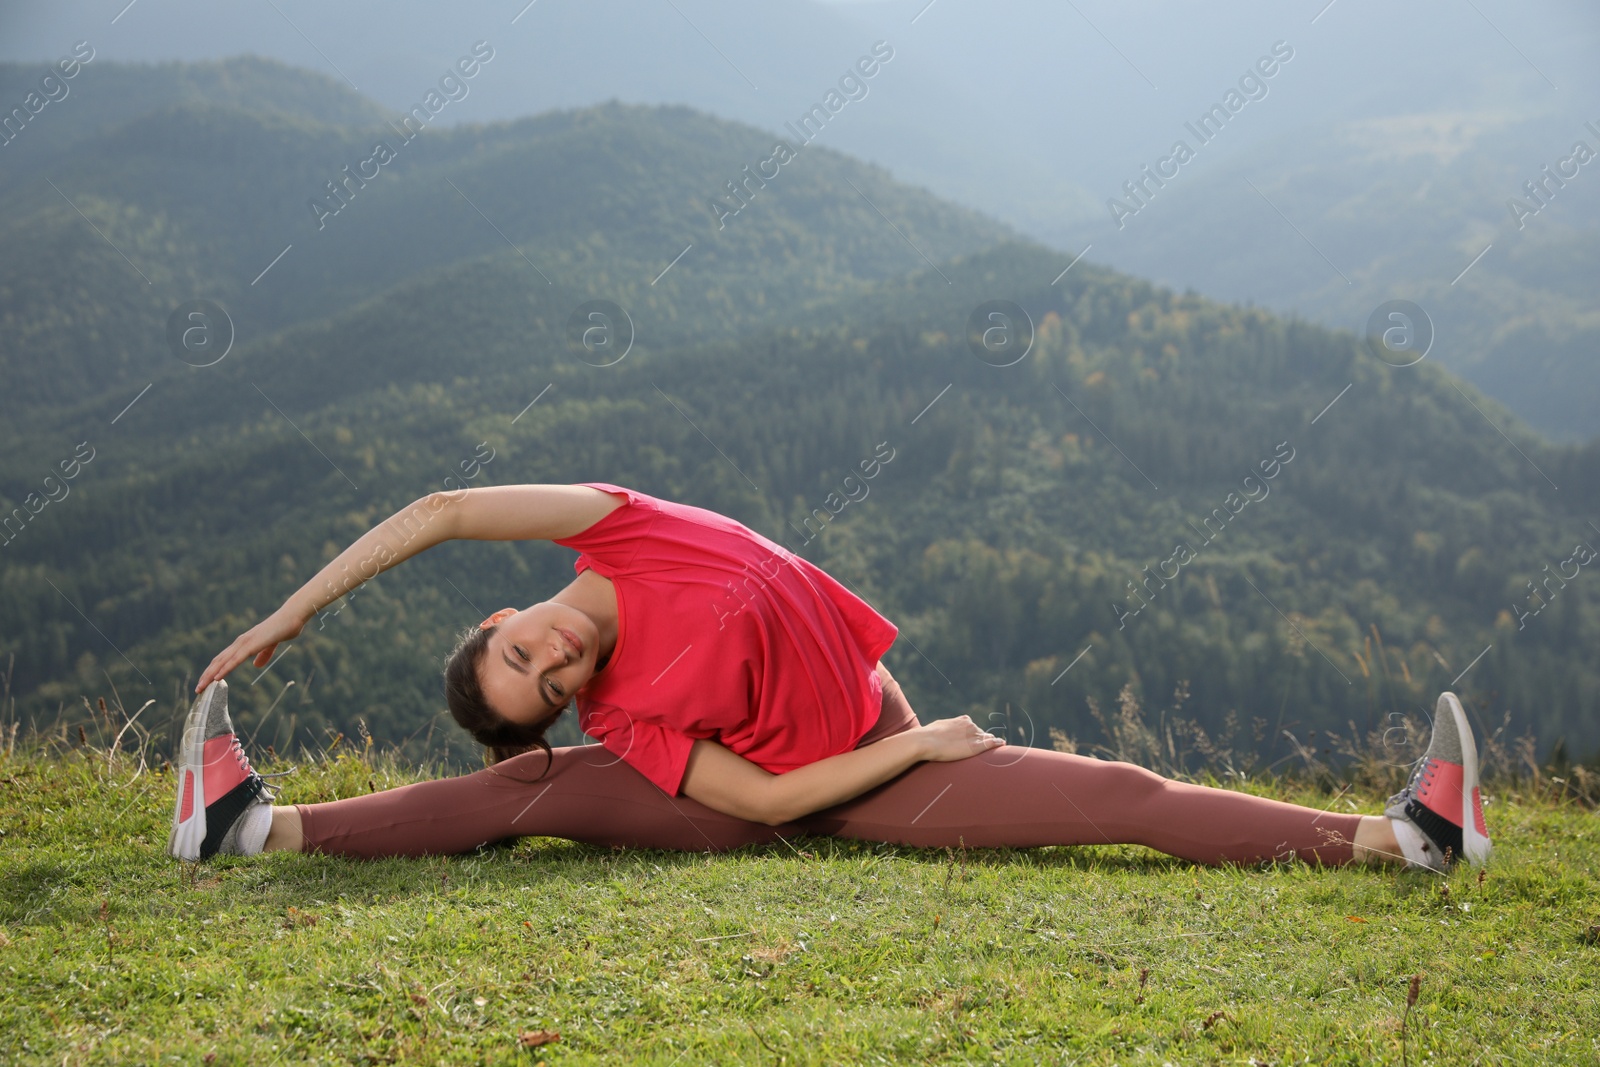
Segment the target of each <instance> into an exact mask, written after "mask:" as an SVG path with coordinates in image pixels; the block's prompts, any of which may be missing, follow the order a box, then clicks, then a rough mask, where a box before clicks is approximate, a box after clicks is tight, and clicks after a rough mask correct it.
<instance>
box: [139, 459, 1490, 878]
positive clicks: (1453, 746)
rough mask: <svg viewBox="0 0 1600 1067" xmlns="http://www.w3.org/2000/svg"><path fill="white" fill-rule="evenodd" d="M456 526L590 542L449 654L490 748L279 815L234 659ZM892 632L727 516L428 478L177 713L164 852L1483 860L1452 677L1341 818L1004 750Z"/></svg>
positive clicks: (259, 659)
mask: <svg viewBox="0 0 1600 1067" xmlns="http://www.w3.org/2000/svg"><path fill="white" fill-rule="evenodd" d="M451 538H470V539H477V540H523V539H536V540H547V541H554V542H555V543H557V544H559V545H564V546H566V547H569V548H573V549H576V550H578V552H579V553H580V555H579V556H578V559H577V562H576V564H575V567H576V570H577V577H576V579H574V580H573V581H572V582H571V584H569V585H568V586H567V587H566V588H564V589H562V590H561V591H560V592H559V593H557V594H556V595H555V596H553V597H551V598H550V599H549V600H547V601H544V602H542V603H538V604H534V605H533V606H531V607H528V608H525V609H522V610H517V609H515V608H502V609H501V610H499V611H496V612H495V613H494V614H493V615H491V616H489V617H488V618H487V619H484V620H483V621H482V622H481V623H480V624H479V625H478V626H477V628H476V629H474V630H471V631H469V632H468V634H467V635H466V636H464V637H463V639H462V641H461V643H460V644H459V646H458V647H457V648H456V649H455V651H454V652H453V653H452V654H451V656H450V659H449V661H448V663H447V665H446V667H445V695H446V698H447V700H448V703H449V706H450V711H451V713H452V714H453V715H454V716H455V719H456V721H457V722H458V723H460V724H461V726H463V727H464V728H465V729H466V730H467V731H468V732H469V733H471V734H472V736H473V737H475V738H476V739H477V740H478V741H479V742H481V743H482V744H483V745H484V746H486V747H487V748H488V750H489V755H490V758H491V760H492V761H493V762H491V763H490V765H489V766H487V767H486V768H485V769H484V770H481V771H478V772H477V773H475V774H469V775H465V776H462V777H458V778H447V779H441V780H436V781H428V782H419V783H416V784H414V785H407V786H402V787H400V788H398V789H390V790H386V791H384V792H379V793H372V794H369V795H367V796H360V797H354V798H351V799H349V800H338V801H334V802H332V803H326V804H301V805H295V806H292V807H274V806H272V803H271V801H272V799H273V790H272V789H271V788H270V787H269V786H268V785H267V784H266V783H265V782H264V781H263V780H262V778H261V776H260V775H258V774H257V773H256V772H255V771H254V770H252V768H251V766H250V762H249V759H248V758H247V757H246V756H245V754H244V752H243V750H242V749H241V747H240V745H239V741H238V738H237V737H236V736H235V734H234V730H233V725H232V723H231V722H230V720H229V718H228V712H227V683H226V682H224V681H223V680H222V679H223V677H224V676H225V675H226V674H227V673H228V672H229V671H231V670H233V668H235V667H237V666H238V665H239V664H240V663H242V662H244V661H245V660H246V659H253V661H254V663H255V665H256V666H257V667H263V666H265V665H266V664H267V663H268V662H269V661H270V659H271V657H272V654H273V651H274V649H275V648H276V647H277V646H278V644H279V643H281V642H283V641H287V640H290V639H291V638H293V637H295V636H296V635H298V634H299V633H300V631H301V629H302V628H303V627H304V625H305V623H306V622H307V621H308V620H309V619H310V618H311V617H312V616H313V615H314V614H316V613H317V612H318V611H320V610H322V609H323V608H324V607H326V606H327V605H328V604H330V603H332V602H333V601H334V600H336V599H338V597H339V596H340V595H341V592H348V591H349V590H350V589H351V588H353V584H359V582H360V581H361V580H363V579H365V578H371V577H372V576H373V575H375V574H377V573H378V572H379V571H380V570H383V569H385V568H388V567H392V566H394V565H395V564H397V563H399V562H401V561H402V560H405V559H407V558H409V557H411V556H413V555H415V554H416V553H418V552H420V551H422V550H424V549H426V548H428V547H430V546H432V545H435V544H438V543H440V542H442V541H446V540H449V539H451ZM352 571H354V572H355V573H356V577H348V576H349V575H350V574H351V572H352ZM340 581H343V582H344V584H345V588H344V589H343V590H342V591H341V590H339V589H338V583H339V582H340ZM352 583H353V584H352ZM897 632H898V631H897V630H896V628H895V626H894V625H893V624H892V623H890V622H889V621H888V620H886V619H884V618H883V617H882V616H881V615H879V614H878V613H877V612H875V611H874V610H872V609H871V608H870V607H868V606H867V605H866V603H864V602H863V601H861V600H860V599H859V598H857V597H855V596H853V595H852V594H850V593H849V592H848V591H847V590H845V589H844V587H843V586H841V585H840V584H839V583H838V582H836V581H835V580H834V579H833V578H831V577H829V576H828V575H827V574H826V573H824V572H823V571H822V570H820V569H819V568H817V567H816V566H815V565H813V564H811V563H809V562H807V561H805V560H803V559H801V558H799V557H798V556H796V555H794V554H793V553H791V552H789V551H787V550H786V549H784V548H782V547H781V546H779V545H777V544H775V543H774V542H772V541H770V540H768V539H767V538H765V537H763V536H761V535H760V534H758V533H755V532H754V531H752V530H750V529H747V528H746V527H744V526H742V525H741V524H739V523H737V522H735V521H733V520H732V519H729V518H726V517H724V516H722V515H718V514H716V513H715V512H711V511H706V510H704V509H701V508H695V507H689V506H687V505H683V504H677V503H673V502H671V501H667V500H661V499H658V498H655V497H652V496H648V495H646V494H644V493H639V492H635V491H634V490H631V489H624V488H621V487H619V486H615V485H610V484H607V483H601V482H595V483H588V484H584V485H514V486H500V487H493V488H482V489H468V490H462V491H458V492H455V493H436V494H433V495H431V496H428V497H424V498H422V499H420V500H418V501H417V502H416V503H415V504H413V505H411V506H410V507H408V508H406V509H403V510H402V511H400V512H398V513H397V514H395V515H394V516H393V517H391V518H390V519H388V520H387V521H385V522H383V523H382V524H380V525H378V526H377V527H375V528H374V529H372V530H370V531H368V532H367V533H366V534H364V535H362V537H361V538H360V539H359V540H357V541H356V542H355V543H354V544H353V545H351V546H350V547H349V548H347V549H346V550H345V551H344V552H343V553H341V554H340V555H339V556H338V558H336V559H334V560H333V561H332V562H331V563H329V564H328V565H327V566H326V567H325V568H323V570H322V571H321V572H320V573H319V574H318V575H317V576H316V577H315V578H313V579H312V580H311V581H310V582H308V583H307V584H306V585H305V586H304V587H303V588H301V589H300V590H299V591H298V592H296V593H295V594H294V595H293V596H291V597H290V598H289V599H288V600H287V601H286V602H285V603H284V605H283V607H281V608H279V609H278V610H277V611H276V612H274V613H273V614H272V615H271V616H270V617H269V618H267V619H266V620H264V621H263V622H261V623H260V624H258V625H256V626H255V627H253V628H251V629H250V630H249V631H248V632H246V633H245V634H243V635H241V636H240V637H239V638H238V639H237V640H235V641H234V642H233V644H232V645H230V646H229V647H228V648H227V649H226V650H225V651H223V652H222V653H221V654H219V655H218V656H217V657H216V658H215V659H214V660H212V662H211V665H210V666H208V667H207V668H206V670H205V673H204V674H203V675H201V677H200V680H199V683H198V684H197V685H196V687H195V688H196V690H197V691H201V695H200V696H199V697H198V698H197V699H196V701H195V704H194V707H193V709H192V710H191V711H190V713H189V718H188V722H187V725H186V727H185V730H184V738H183V743H182V754H181V763H180V767H179V775H178V795H177V802H176V810H175V812H174V815H173V826H172V836H171V840H170V842H169V845H168V849H169V851H170V852H171V853H172V855H174V856H175V857H177V858H179V859H183V860H191V861H192V860H197V859H203V858H205V857H208V856H211V855H214V854H216V853H219V852H221V853H232V854H241V855H252V854H254V853H257V852H260V851H263V850H273V849H290V850H298V851H305V852H323V853H332V854H338V855H345V856H357V857H378V856H420V855H431V854H446V853H458V852H467V851H470V850H472V849H475V848H477V847H479V846H480V845H484V844H488V843H490V842H494V841H500V840H504V839H506V838H511V837H518V836H524V835H539V836H549V837H564V838H568V839H571V840H574V841H583V842H588V843H591V844H597V845H613V846H634V847H643V848H664V849H683V850H694V851H721V850H724V849H730V848H736V847H738V846H740V845H747V844H752V843H758V842H768V841H772V840H774V839H775V838H778V837H779V836H785V837H786V836H788V835H790V834H796V833H811V834H832V835H836V836H840V837H850V838H858V839H862V840H869V841H886V842H895V843H899V844H906V845H914V846H923V847H943V846H955V845H964V846H967V847H976V848H985V847H1001V846H1012V847H1028V846H1037V845H1089V844H1124V843H1126V844H1139V845H1147V846H1149V847H1151V848H1154V849H1159V850H1160V851H1162V852H1166V853H1169V854H1171V855H1173V856H1178V857H1181V858H1183V859H1186V860H1191V861H1193V862H1195V863H1204V864H1220V863H1258V862H1263V861H1271V860H1285V859H1290V858H1292V857H1299V858H1301V859H1303V860H1306V861H1308V862H1314V863H1321V864H1329V865H1333V864H1344V863H1351V862H1373V863H1377V862H1394V863H1406V864H1410V865H1415V866H1422V867H1428V868H1431V869H1434V870H1446V869H1448V868H1449V867H1450V866H1451V865H1452V864H1453V863H1454V862H1455V861H1457V860H1458V859H1461V858H1463V857H1464V858H1465V859H1467V860H1468V861H1469V862H1472V863H1482V862H1483V861H1484V860H1486V859H1487V858H1488V854H1489V837H1488V831H1487V829H1486V828H1485V826H1484V822H1483V809H1482V806H1481V803H1480V801H1479V797H1478V787H1477V775H1478V766H1477V753H1476V749H1475V746H1474V744H1473V739H1472V733H1471V730H1470V728H1469V727H1468V725H1467V720H1466V716H1465V714H1464V713H1463V711H1462V708H1461V704H1460V702H1459V701H1458V700H1457V699H1456V698H1455V696H1454V695H1453V694H1450V693H1445V694H1443V695H1442V696H1440V698H1439V705H1438V713H1437V715H1436V717H1435V721H1434V730H1433V737H1432V739H1431V741H1430V743H1429V747H1428V751H1427V753H1426V755H1425V756H1424V758H1423V760H1422V762H1421V764H1420V765H1419V766H1418V768H1417V770H1416V772H1415V774H1414V775H1413V777H1412V779H1411V782H1410V784H1409V785H1408V786H1407V787H1406V788H1405V790H1403V791H1402V792H1401V793H1399V794H1396V795H1395V796H1394V797H1391V798H1390V802H1389V805H1388V806H1387V807H1386V809H1385V811H1384V814H1383V815H1381V816H1363V815H1350V814H1335V813H1333V812H1330V811H1319V810H1318V809H1316V808H1306V807H1300V806H1298V805H1294V804H1285V803H1281V802H1279V801H1275V800H1268V799H1265V798H1262V797H1254V796H1249V795H1247V794H1244V793H1239V792H1234V791H1232V790H1228V789H1213V788H1207V787H1204V786H1197V785H1188V784H1184V783H1180V782H1174V781H1169V780H1167V779H1165V778H1162V777H1161V776H1159V775H1157V774H1154V773H1152V772H1150V771H1148V770H1145V769H1143V768H1141V767H1137V766H1134V765H1133V764H1129V763H1115V762H1109V761H1105V760H1099V759H1092V758H1089V757H1085V756H1077V755H1069V754H1067V753H1063V752H1054V751H1047V750H1044V749H1035V748H1025V747H1011V748H1007V747H1005V743H1004V741H1003V740H1002V739H1000V738H998V737H994V736H992V735H990V734H988V733H986V732H985V731H983V730H982V729H980V728H979V727H978V726H977V725H975V724H974V723H973V722H972V720H971V719H970V718H968V717H966V716H962V717H960V718H955V719H945V720H942V721H939V722H933V723H929V724H927V725H922V724H920V723H919V722H918V721H917V717H916V715H914V714H913V713H912V710H911V708H910V706H909V705H908V704H907V703H906V699H905V696H904V694H903V693H902V692H901V691H900V687H899V685H898V684H896V683H895V681H894V679H893V678H892V677H891V676H890V674H889V672H888V670H887V669H885V668H884V666H883V664H882V663H881V662H880V657H882V656H883V654H884V653H885V652H886V651H888V648H889V646H890V644H891V643H892V642H893V641H894V638H895V635H896V634H897ZM574 698H575V699H576V703H577V714H578V724H579V726H580V728H581V729H582V730H583V732H584V733H585V734H587V735H589V736H590V737H593V738H595V739H597V740H598V741H599V742H600V744H599V745H598V746H593V745H579V746H573V747H566V748H559V749H551V747H550V745H549V744H548V743H547V742H546V741H545V740H544V734H545V731H546V730H547V729H548V728H549V726H550V725H551V723H552V722H554V720H555V719H556V718H557V717H558V716H560V715H561V713H562V712H563V711H564V710H565V708H566V706H567V705H568V704H569V703H570V702H572V701H573V700H574Z"/></svg>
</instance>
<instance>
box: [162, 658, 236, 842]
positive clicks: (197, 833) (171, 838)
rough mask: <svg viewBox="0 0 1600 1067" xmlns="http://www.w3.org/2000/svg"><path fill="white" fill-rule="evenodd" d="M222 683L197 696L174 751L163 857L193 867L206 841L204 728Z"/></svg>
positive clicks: (212, 684) (213, 685) (218, 682)
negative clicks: (174, 780) (174, 789)
mask: <svg viewBox="0 0 1600 1067" xmlns="http://www.w3.org/2000/svg"><path fill="white" fill-rule="evenodd" d="M223 685H224V683H223V682H221V681H220V680H219V681H215V682H212V683H211V684H210V685H208V686H206V691H205V692H204V693H201V694H200V699H199V700H197V701H195V703H194V707H192V708H190V709H189V717H188V718H187V719H185V720H184V723H183V741H182V743H181V744H180V745H179V749H178V796H177V799H176V800H174V801H173V804H172V833H171V834H169V835H168V836H167V853H168V855H170V856H172V858H173V859H177V860H182V861H183V862H185V863H194V862H196V861H198V860H199V859H200V846H201V845H203V844H204V843H205V840H206V768H205V760H206V738H205V724H206V719H207V718H209V717H210V712H211V705H212V702H213V701H214V700H215V699H216V694H217V693H219V692H222V691H223V690H222V687H223ZM185 786H188V787H189V788H190V789H192V791H193V793H192V795H193V797H194V803H193V805H192V806H191V807H190V809H189V817H188V818H187V819H184V818H180V816H181V815H182V814H183V795H184V787H185Z"/></svg>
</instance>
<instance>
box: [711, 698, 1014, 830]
mask: <svg viewBox="0 0 1600 1067" xmlns="http://www.w3.org/2000/svg"><path fill="white" fill-rule="evenodd" d="M1003 744H1005V741H1003V740H1001V739H1000V738H998V737H995V736H994V735H992V734H989V733H986V732H984V730H983V729H981V728H980V727H979V726H978V725H977V724H976V723H974V722H973V721H972V720H971V719H970V718H969V717H967V716H965V715H963V716H961V717H959V718H955V719H940V720H939V721H937V722H931V723H929V724H928V725H926V726H919V727H916V728H914V729H910V730H905V731H902V732H901V733H898V734H891V735H890V736H888V737H885V738H884V739H883V740H881V741H876V742H874V743H872V744H870V745H866V746H864V747H862V748H858V749H855V750H854V751H852V752H845V753H841V754H840V755H837V756H829V757H828V758H827V759H823V760H818V761H817V762H816V763H808V764H806V765H805V766H804V767H798V768H796V769H794V770H792V771H789V772H787V773H785V774H773V773H772V772H770V771H767V770H763V769H762V768H761V767H758V766H757V765H756V764H754V763H751V762H750V761H749V760H747V759H745V758H744V757H743V756H741V755H739V754H738V753H736V752H733V751H731V750H729V749H727V748H725V747H723V746H722V745H720V744H718V743H717V742H715V741H696V742H695V743H694V747H693V748H691V749H690V750H689V763H688V767H687V768H686V769H685V770H684V774H683V783H682V785H681V786H680V787H679V788H680V790H681V792H682V793H683V795H684V796H686V797H689V798H690V799H692V800H698V801H699V802H700V803H702V804H704V805H705V806H706V807H708V808H712V809H714V810H716V811H720V812H722V813H723V814H725V815H732V816H735V817H736V818H740V819H749V820H750V821H752V822H759V823H765V824H767V825H768V826H778V825H781V824H783V823H786V822H793V821H794V820H795V819H798V818H800V817H801V816H804V815H809V814H811V813H812V812H814V811H821V810H822V809H823V808H831V807H833V806H834V805H835V804H842V803H844V802H845V801H847V800H853V799H855V798H856V797H858V796H860V795H861V794H862V793H865V792H866V791H867V790H869V789H872V788H874V787H876V786H880V785H882V784H883V783H884V782H887V781H888V780H889V779H891V778H894V777H896V776H898V775H899V774H900V773H901V772H903V771H905V770H907V769H908V768H910V767H911V766H912V765H913V764H916V763H920V762H922V761H923V760H933V761H938V762H951V761H954V760H962V759H966V758H967V757H969V756H976V755H977V754H978V753H980V752H987V751H989V750H990V749H991V748H996V747H998V746H1000V745H1003Z"/></svg>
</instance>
